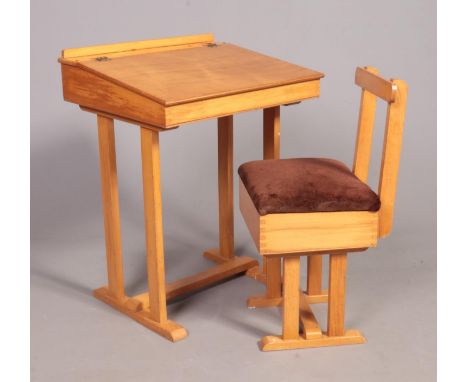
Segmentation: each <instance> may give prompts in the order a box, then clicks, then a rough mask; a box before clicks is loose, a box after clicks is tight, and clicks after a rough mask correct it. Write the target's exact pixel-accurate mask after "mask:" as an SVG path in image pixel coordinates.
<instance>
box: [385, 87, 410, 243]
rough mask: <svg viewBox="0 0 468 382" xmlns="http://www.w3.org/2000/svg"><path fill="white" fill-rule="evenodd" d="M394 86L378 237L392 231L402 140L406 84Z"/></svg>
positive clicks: (388, 113) (389, 105) (386, 132)
mask: <svg viewBox="0 0 468 382" xmlns="http://www.w3.org/2000/svg"><path fill="white" fill-rule="evenodd" d="M392 83H393V84H394V85H396V87H397V91H396V97H395V102H393V103H389V104H388V109H387V120H386V126H385V140H384V146H383V154H382V164H381V168H380V182H379V197H380V202H381V207H380V210H379V237H383V236H387V235H388V234H389V233H390V232H391V230H392V223H393V210H394V204H395V195H396V187H397V178H398V168H399V164H400V151H401V144H402V139H403V125H404V120H405V111H406V97H407V93H408V87H407V84H406V82H404V81H401V80H393V81H392Z"/></svg>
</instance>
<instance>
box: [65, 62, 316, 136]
mask: <svg viewBox="0 0 468 382" xmlns="http://www.w3.org/2000/svg"><path fill="white" fill-rule="evenodd" d="M62 84H63V97H64V99H65V101H68V102H72V103H76V104H79V105H82V106H84V107H87V108H90V109H94V110H100V111H103V112H107V113H110V114H114V115H118V116H119V117H123V118H127V119H131V120H134V121H141V122H142V123H144V124H148V125H151V126H157V127H160V128H172V127H175V126H178V125H181V124H184V123H189V122H193V121H198V120H202V119H207V118H214V117H223V116H228V115H232V114H235V113H239V112H244V111H249V110H256V109H261V108H265V107H271V106H275V105H280V104H285V103H288V102H294V101H299V100H305V99H309V98H314V97H318V96H319V95H320V81H319V80H314V81H306V82H300V83H294V84H289V85H283V86H277V87H273V88H266V89H261V90H253V91H249V92H245V93H240V94H233V95H226V96H220V97H217V98H212V99H207V100H202V101H195V102H189V103H183V104H178V105H175V106H167V107H165V106H163V105H162V104H160V103H158V102H157V101H155V100H153V99H151V98H149V97H147V96H145V95H142V94H139V93H138V92H136V91H134V90H131V89H127V88H126V87H124V86H122V85H121V84H117V83H114V82H112V81H110V80H109V79H107V78H102V77H100V76H98V75H97V74H96V73H92V72H88V71H86V70H84V69H82V68H80V67H77V66H71V65H62Z"/></svg>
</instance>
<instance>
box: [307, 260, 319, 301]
mask: <svg viewBox="0 0 468 382" xmlns="http://www.w3.org/2000/svg"><path fill="white" fill-rule="evenodd" d="M306 291H307V294H308V295H319V294H321V293H322V256H321V255H311V256H307V289H306Z"/></svg>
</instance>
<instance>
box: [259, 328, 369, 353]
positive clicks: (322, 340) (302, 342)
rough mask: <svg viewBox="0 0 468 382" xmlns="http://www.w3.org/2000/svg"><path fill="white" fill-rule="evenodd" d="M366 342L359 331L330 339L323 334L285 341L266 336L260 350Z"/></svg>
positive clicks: (347, 332)
mask: <svg viewBox="0 0 468 382" xmlns="http://www.w3.org/2000/svg"><path fill="white" fill-rule="evenodd" d="M365 342H366V339H365V338H364V336H363V335H362V334H361V332H359V331H358V330H354V329H352V330H347V331H346V332H345V334H344V335H343V336H336V337H329V336H327V334H326V333H322V335H321V336H320V337H317V338H312V339H306V338H304V337H303V336H302V335H301V336H299V338H296V339H283V338H282V337H280V336H266V337H263V338H262V339H261V340H260V344H259V345H260V350H262V351H273V350H291V349H305V348H316V347H323V346H340V345H356V344H363V343H365Z"/></svg>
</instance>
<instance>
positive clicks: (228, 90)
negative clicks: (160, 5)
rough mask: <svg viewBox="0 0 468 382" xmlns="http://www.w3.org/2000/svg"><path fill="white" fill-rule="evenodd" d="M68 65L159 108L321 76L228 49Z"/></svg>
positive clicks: (210, 46) (220, 47) (227, 46)
mask: <svg viewBox="0 0 468 382" xmlns="http://www.w3.org/2000/svg"><path fill="white" fill-rule="evenodd" d="M62 63H64V64H65V63H66V61H65V60H64V61H62ZM72 64H73V65H76V66H79V67H82V68H83V69H84V70H87V71H90V72H93V73H95V74H96V75H98V76H99V77H103V78H106V79H108V80H109V81H112V82H114V83H116V84H119V85H121V86H123V87H125V88H128V89H130V90H132V91H134V92H136V93H140V94H142V95H144V96H146V97H148V98H151V99H153V100H154V101H156V102H157V103H160V104H161V105H163V106H173V105H178V104H183V103H188V102H193V101H199V100H206V99H211V98H217V97H221V96H226V95H231V94H239V93H244V92H249V91H253V90H261V89H267V88H272V87H276V86H282V85H288V84H294V83H300V82H304V81H311V80H318V79H320V78H322V77H323V76H324V74H323V73H320V72H316V71H314V70H311V69H307V68H304V67H301V66H298V65H294V64H291V63H288V62H285V61H282V60H279V59H276V58H272V57H269V56H266V55H263V54H260V53H257V52H253V51H251V50H248V49H244V48H241V47H239V46H236V45H233V44H227V43H222V44H207V45H204V46H201V47H192V48H188V49H178V50H167V51H160V52H144V51H140V52H139V51H136V52H135V54H132V55H126V56H121V57H118V56H117V57H113V56H112V55H108V56H106V55H103V56H101V57H93V58H83V59H81V60H77V61H74V62H73V63H72Z"/></svg>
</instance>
